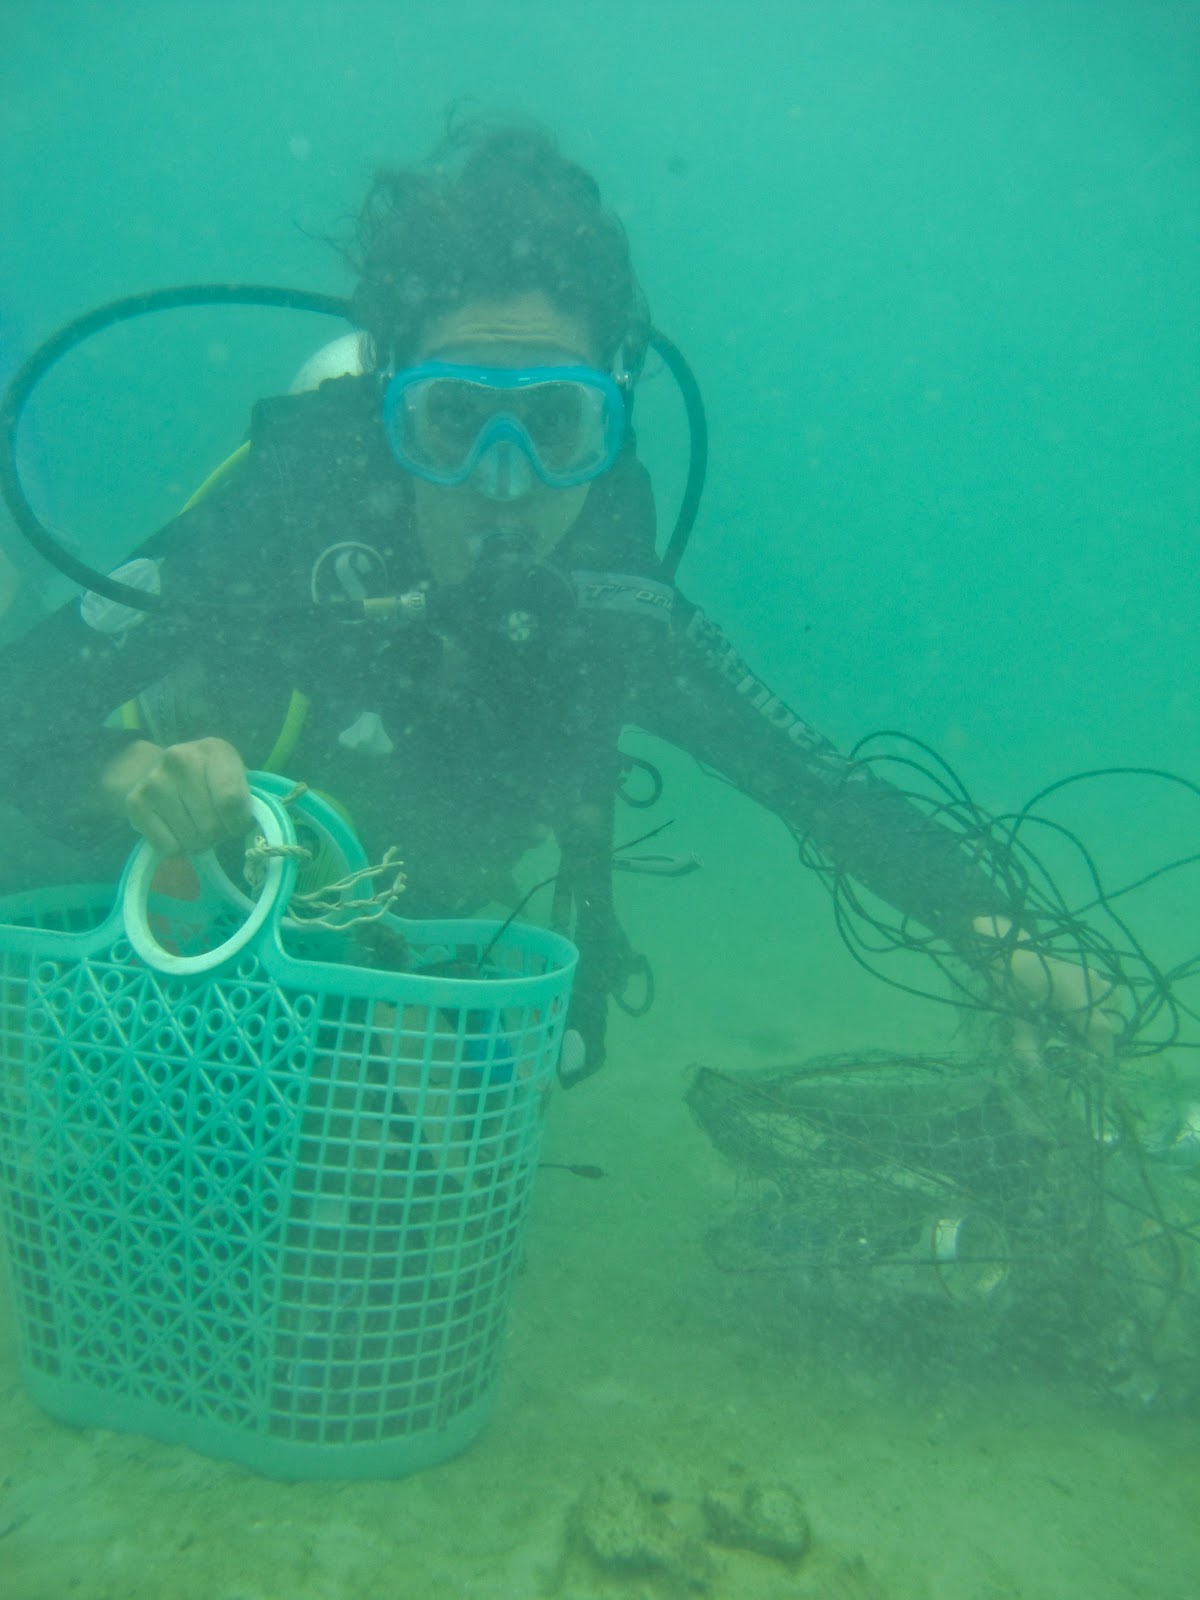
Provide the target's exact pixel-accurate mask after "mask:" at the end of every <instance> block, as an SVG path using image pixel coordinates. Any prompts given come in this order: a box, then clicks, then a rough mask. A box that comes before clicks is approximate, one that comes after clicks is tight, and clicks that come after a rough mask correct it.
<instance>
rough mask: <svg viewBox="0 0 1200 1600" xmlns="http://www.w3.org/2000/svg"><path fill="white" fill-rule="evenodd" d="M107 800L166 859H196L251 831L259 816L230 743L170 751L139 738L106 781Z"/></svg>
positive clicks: (205, 742) (207, 742)
mask: <svg viewBox="0 0 1200 1600" xmlns="http://www.w3.org/2000/svg"><path fill="white" fill-rule="evenodd" d="M101 781H102V786H103V789H104V793H105V797H106V799H107V800H108V802H109V804H110V805H111V807H112V808H113V809H114V810H115V811H117V812H124V814H125V816H127V817H128V818H129V821H130V823H131V824H132V825H133V827H134V828H135V829H136V830H137V832H138V833H140V834H141V835H142V836H143V837H144V838H145V840H146V841H147V843H148V844H150V845H151V846H152V847H153V848H154V849H155V850H157V851H158V852H159V854H160V855H164V856H176V855H191V854H194V853H195V852H196V851H198V850H210V849H211V848H212V847H213V845H216V844H220V843H221V842H222V840H224V839H234V838H238V837H240V836H241V835H242V834H245V833H247V832H249V830H250V828H251V827H252V826H253V823H254V817H253V813H252V811H251V809H250V788H249V785H248V784H247V782H246V768H245V766H244V764H243V762H242V758H241V756H240V755H238V753H237V751H236V750H235V749H234V747H233V746H232V745H231V744H229V743H228V742H227V741H226V740H224V739H192V740H189V741H188V742H187V743H186V744H172V745H168V746H167V747H166V748H165V749H163V748H161V747H160V746H159V745H155V744H149V743H147V742H146V741H144V740H139V741H138V742H137V743H136V744H131V745H129V746H127V748H126V749H125V750H123V751H122V752H121V754H120V755H119V756H118V757H117V759H116V760H115V761H114V762H112V764H111V765H110V766H109V767H108V769H107V770H106V771H105V774H104V777H103V779H102V780H101Z"/></svg>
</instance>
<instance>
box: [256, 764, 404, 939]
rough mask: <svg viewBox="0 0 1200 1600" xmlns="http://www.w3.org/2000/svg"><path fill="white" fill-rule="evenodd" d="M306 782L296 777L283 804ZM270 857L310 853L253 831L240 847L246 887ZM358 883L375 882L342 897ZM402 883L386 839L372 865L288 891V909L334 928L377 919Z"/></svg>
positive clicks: (311, 923)
mask: <svg viewBox="0 0 1200 1600" xmlns="http://www.w3.org/2000/svg"><path fill="white" fill-rule="evenodd" d="M307 789H308V785H307V784H304V783H298V784H297V785H296V786H295V788H294V789H292V790H291V792H290V793H289V794H287V795H285V796H284V799H283V802H282V803H283V805H284V806H285V807H289V806H292V805H294V804H295V803H296V801H297V800H299V799H300V797H301V796H302V795H303V794H305V793H306V792H307ZM272 858H290V859H291V860H293V861H311V860H312V858H313V853H312V851H311V850H309V849H308V848H307V847H306V846H305V845H302V844H274V845H273V844H268V843H267V841H266V839H265V838H264V837H263V835H262V834H258V835H256V837H255V839H254V841H253V843H252V844H250V845H249V846H248V847H247V849H246V859H245V862H244V864H243V868H242V871H243V874H244V876H245V879H246V882H247V884H248V885H249V886H250V888H251V889H252V890H253V891H254V892H255V893H258V892H259V891H260V890H261V889H262V886H263V883H264V882H265V881H266V876H267V864H268V862H269V861H271V860H272ZM360 883H378V885H379V886H378V887H377V888H376V890H375V892H374V893H373V894H368V895H359V896H357V897H355V898H352V899H348V898H346V895H347V891H348V890H350V889H354V888H356V887H357V886H358V885H359V884H360ZM407 887H408V879H407V877H406V876H405V873H404V863H403V861H402V860H401V859H400V851H399V849H398V847H397V846H396V845H391V846H389V848H388V849H387V850H385V851H384V853H383V859H382V860H381V861H380V862H379V863H378V864H377V865H375V866H373V867H360V868H359V869H358V870H357V871H356V872H349V873H347V874H346V876H345V877H342V878H338V879H336V880H335V881H334V882H333V883H326V884H322V885H321V886H320V887H319V888H317V889H310V890H307V891H305V892H303V893H301V892H294V893H293V894H292V896H291V898H290V900H289V901H288V910H289V911H290V912H291V914H292V915H293V916H294V917H296V918H297V919H298V920H299V921H302V922H303V923H304V924H305V926H306V927H309V928H325V929H328V930H330V931H331V932H335V933H336V932H339V931H341V930H343V929H345V928H353V927H355V926H356V925H357V924H358V923H362V922H378V920H379V919H380V917H383V916H386V915H387V913H388V912H389V911H390V910H391V908H392V906H393V905H394V904H395V903H396V901H397V900H398V899H399V898H400V896H401V895H402V894H403V893H404V891H405V889H406V888H407Z"/></svg>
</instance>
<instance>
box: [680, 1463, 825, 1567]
mask: <svg viewBox="0 0 1200 1600" xmlns="http://www.w3.org/2000/svg"><path fill="white" fill-rule="evenodd" d="M703 1511H704V1522H705V1526H706V1528H707V1529H708V1537H709V1538H710V1539H711V1540H712V1541H713V1543H714V1544H723V1545H730V1546H732V1547H733V1548H735V1549H739V1550H752V1551H754V1553H755V1554H756V1555H760V1556H766V1557H767V1558H768V1559H769V1560H771V1561H779V1562H782V1563H783V1564H784V1565H785V1566H789V1567H791V1566H795V1565H796V1563H797V1562H799V1561H802V1560H803V1559H804V1557H805V1556H806V1555H807V1554H808V1551H809V1547H810V1546H811V1544H812V1524H811V1523H810V1522H809V1520H808V1513H807V1512H806V1511H805V1509H804V1506H803V1504H802V1502H801V1500H800V1496H799V1495H798V1494H797V1493H796V1491H795V1490H794V1489H792V1488H789V1487H788V1485H787V1484H786V1483H767V1484H758V1483H747V1484H745V1485H744V1486H743V1487H742V1488H741V1489H740V1491H739V1490H736V1489H733V1490H730V1489H710V1490H709V1492H708V1493H707V1494H706V1495H705V1496H704V1501H703Z"/></svg>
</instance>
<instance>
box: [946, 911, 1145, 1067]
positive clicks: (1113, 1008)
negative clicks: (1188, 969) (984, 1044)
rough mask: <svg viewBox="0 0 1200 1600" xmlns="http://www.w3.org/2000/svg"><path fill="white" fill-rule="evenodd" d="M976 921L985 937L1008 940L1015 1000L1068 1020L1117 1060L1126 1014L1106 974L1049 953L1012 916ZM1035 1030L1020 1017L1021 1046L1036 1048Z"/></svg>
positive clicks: (1087, 1042)
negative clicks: (1102, 975) (1024, 932)
mask: <svg viewBox="0 0 1200 1600" xmlns="http://www.w3.org/2000/svg"><path fill="white" fill-rule="evenodd" d="M972 926H973V927H974V929H975V932H976V933H978V934H980V935H982V936H983V937H984V938H989V939H996V940H997V941H998V942H1001V943H1002V944H1003V948H1004V955H1005V962H1004V966H1005V977H1006V979H1007V984H1008V987H1009V989H1010V990H1011V991H1012V992H1013V997H1014V999H1016V1000H1017V1001H1018V1002H1020V1003H1021V1004H1022V1005H1023V1006H1024V1007H1031V1008H1033V1009H1035V1010H1037V1011H1040V1012H1043V1013H1045V1014H1047V1015H1048V1016H1050V1017H1052V1018H1054V1019H1055V1020H1057V1021H1061V1022H1064V1023H1066V1025H1067V1026H1068V1027H1069V1028H1070V1029H1071V1031H1072V1032H1073V1033H1074V1034H1076V1036H1077V1037H1078V1039H1079V1041H1080V1043H1081V1044H1082V1045H1084V1047H1085V1048H1086V1049H1088V1050H1091V1051H1094V1052H1095V1054H1096V1055H1098V1056H1102V1057H1103V1058H1104V1059H1105V1060H1109V1059H1111V1057H1112V1055H1113V1053H1114V1050H1115V1047H1116V1042H1117V1038H1118V1036H1119V1035H1120V1033H1121V1030H1122V1028H1123V1026H1124V1018H1123V1017H1122V1015H1121V1012H1120V1008H1119V1006H1118V1004H1117V993H1116V991H1115V989H1114V988H1113V985H1112V984H1111V983H1110V982H1109V981H1108V980H1107V979H1106V978H1102V977H1100V975H1099V974H1098V973H1096V972H1093V971H1091V969H1090V968H1088V967H1087V966H1085V965H1083V964H1081V963H1078V962H1074V961H1064V960H1063V959H1062V957H1060V956H1052V955H1047V954H1046V952H1045V951H1043V950H1041V949H1039V948H1038V945H1037V942H1036V940H1034V939H1033V938H1031V937H1030V936H1029V935H1028V934H1023V933H1022V932H1021V930H1020V928H1017V927H1015V926H1014V924H1013V923H1011V922H1010V921H1009V920H1008V919H1007V918H1006V917H994V916H987V917H976V918H975V920H974V923H973V924H972ZM1034 1035H1035V1030H1034V1028H1033V1027H1032V1025H1031V1024H1030V1023H1029V1022H1028V1021H1026V1020H1024V1019H1022V1018H1017V1019H1016V1022H1015V1037H1014V1043H1015V1045H1016V1046H1017V1048H1018V1050H1022V1051H1029V1050H1032V1051H1034V1053H1036V1046H1035V1045H1034V1044H1033V1038H1034Z"/></svg>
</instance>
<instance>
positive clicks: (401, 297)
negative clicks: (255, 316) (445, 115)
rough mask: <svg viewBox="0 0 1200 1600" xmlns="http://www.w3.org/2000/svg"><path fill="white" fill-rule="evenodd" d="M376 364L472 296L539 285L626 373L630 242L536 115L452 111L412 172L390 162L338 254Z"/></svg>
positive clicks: (635, 296) (396, 356)
mask: <svg viewBox="0 0 1200 1600" xmlns="http://www.w3.org/2000/svg"><path fill="white" fill-rule="evenodd" d="M343 253H344V254H345V256H346V258H347V260H348V261H349V263H350V266H351V267H352V269H353V270H354V271H355V272H356V273H357V275H358V284H357V287H356V288H355V290H354V294H353V296H352V299H351V304H352V307H353V315H354V319H355V322H356V323H357V325H358V326H359V327H360V328H362V329H363V330H365V332H366V333H367V335H368V337H369V340H370V345H371V350H370V355H371V358H372V365H374V366H385V365H389V364H392V363H395V364H397V365H403V364H404V363H405V362H406V361H408V360H410V359H411V358H412V355H413V352H414V350H415V347H416V345H417V342H418V339H419V337H420V332H421V329H422V327H423V326H424V325H425V324H426V323H428V322H429V320H430V319H431V318H433V317H436V316H439V315H441V314H442V313H443V312H446V311H450V310H453V308H454V307H456V306H459V305H462V304H465V303H467V302H469V301H471V300H478V299H491V298H496V297H502V296H505V295H511V294H523V293H528V292H531V291H534V290H539V289H540V290H541V291H542V292H543V293H544V294H545V295H546V296H547V298H548V299H549V300H550V301H551V302H552V304H554V305H555V306H557V307H559V309H561V310H563V311H566V312H569V313H572V314H575V315H580V316H582V317H583V319H584V321H585V323H586V324H587V327H588V329H589V331H590V333H591V336H592V339H593V341H594V343H595V346H596V351H597V354H598V356H599V357H600V359H601V361H602V362H603V363H604V364H605V365H606V366H611V365H612V363H613V362H614V360H615V359H616V357H617V354H618V352H620V353H621V360H622V363H623V365H624V366H625V368H626V369H627V370H628V371H629V372H631V373H632V374H634V375H636V373H637V371H638V369H639V368H640V366H641V363H642V359H643V357H644V355H645V349H646V335H647V331H648V326H649V318H648V315H647V311H646V305H645V301H644V299H643V296H642V292H641V290H640V288H639V287H638V282H637V279H636V277H635V276H634V272H633V264H632V261H631V259H630V253H629V241H628V239H627V238H626V235H625V230H624V228H623V227H622V225H621V223H620V221H619V220H618V218H617V217H616V216H615V215H614V214H613V213H612V212H611V211H608V210H606V209H605V207H604V205H603V203H602V202H601V198H600V189H599V186H598V184H597V183H596V181H595V179H594V178H593V177H592V176H591V174H590V173H588V172H586V171H585V170H584V169H583V168H582V167H581V166H578V165H577V164H576V163H575V162H573V161H569V160H568V159H567V158H566V157H565V156H564V155H562V154H561V153H560V151H559V148H558V145H557V143H556V141H555V139H554V137H553V135H552V134H550V133H549V132H548V131H547V130H546V129H544V128H542V127H540V126H538V125H537V124H536V123H530V122H523V121H514V120H511V119H504V120H498V119H496V118H493V117H486V118H485V117H473V118H471V119H469V120H461V119H455V118H451V120H450V122H449V124H448V127H447V132H446V136H445V138H444V139H443V140H442V142H441V144H440V145H439V146H438V147H437V149H436V150H435V151H434V153H433V155H432V156H431V157H430V158H429V160H428V162H426V163H425V164H424V165H423V166H422V167H419V168H415V167H387V168H384V169H383V170H382V171H380V172H379V173H378V174H377V175H376V178H375V181H374V183H373V184H372V186H371V189H370V192H369V193H368V195H367V198H366V201H365V203H364V205H363V208H362V211H361V212H360V213H359V216H358V219H357V222H356V224H355V226H354V232H353V236H352V238H351V240H350V242H349V244H348V245H347V246H346V247H344V252H343Z"/></svg>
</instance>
